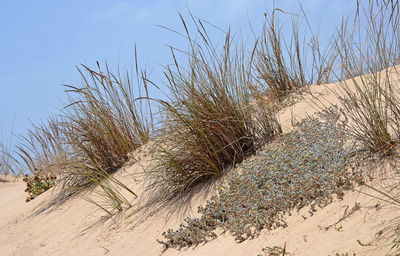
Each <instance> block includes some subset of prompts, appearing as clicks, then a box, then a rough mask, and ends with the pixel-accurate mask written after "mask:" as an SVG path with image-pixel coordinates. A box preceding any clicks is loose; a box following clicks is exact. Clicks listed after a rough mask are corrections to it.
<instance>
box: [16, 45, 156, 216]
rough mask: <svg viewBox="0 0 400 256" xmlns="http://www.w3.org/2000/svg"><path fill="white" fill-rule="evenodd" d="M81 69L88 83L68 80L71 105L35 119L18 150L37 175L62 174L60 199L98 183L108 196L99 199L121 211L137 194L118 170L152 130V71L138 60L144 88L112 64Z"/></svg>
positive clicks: (103, 206) (144, 141)
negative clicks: (45, 119)
mask: <svg viewBox="0 0 400 256" xmlns="http://www.w3.org/2000/svg"><path fill="white" fill-rule="evenodd" d="M135 54H136V52H135ZM78 71H79V73H80V74H81V76H82V81H83V83H82V85H81V86H72V85H65V88H66V92H67V94H68V97H69V103H68V105H67V106H66V107H65V108H64V110H63V111H62V113H60V114H59V115H58V116H56V117H54V118H50V119H49V120H48V122H47V123H42V124H40V125H37V126H35V125H34V126H33V128H32V129H31V130H29V132H28V135H27V136H25V137H22V141H23V143H22V144H21V145H19V146H18V155H19V156H20V157H21V159H22V160H23V161H24V163H25V165H26V167H27V168H28V169H29V170H30V171H31V173H32V174H33V175H36V174H38V175H43V174H44V175H48V174H51V175H54V174H55V175H57V177H58V187H59V188H60V189H59V190H58V194H57V196H56V198H55V200H54V202H55V203H57V202H62V201H64V200H65V199H67V198H69V197H70V196H71V195H73V194H76V193H77V192H79V191H81V190H83V189H85V188H88V187H95V186H97V187H98V189H97V190H95V192H96V193H97V194H98V195H101V201H102V202H96V205H98V206H101V208H102V209H106V210H107V213H110V212H111V211H112V210H113V209H116V210H118V211H120V210H122V209H123V208H124V207H125V208H126V207H130V202H129V200H128V199H127V197H126V192H128V194H131V195H133V196H134V197H136V194H135V193H134V192H133V191H132V190H131V189H130V188H128V187H127V186H126V185H125V184H123V183H122V182H121V181H119V180H118V179H116V178H115V177H113V176H112V174H113V173H114V172H115V171H116V170H117V169H118V168H120V167H121V166H122V165H123V164H124V163H125V162H126V161H127V160H128V159H129V157H130V156H129V154H130V153H132V152H133V151H134V150H136V149H138V148H139V147H140V146H141V145H143V144H144V143H146V142H147V141H148V140H149V137H150V135H151V132H152V115H151V110H150V105H149V104H150V103H149V102H148V100H147V102H146V99H148V98H149V95H148V92H147V86H146V72H145V71H143V72H139V68H138V65H137V63H136V75H137V77H138V79H137V80H136V82H137V83H138V87H139V88H138V87H134V86H133V83H132V77H131V76H130V74H129V73H128V72H127V73H125V74H123V75H121V74H120V73H119V72H118V73H113V72H112V71H111V70H110V69H109V67H108V65H107V64H106V65H105V67H104V68H102V67H101V66H100V64H99V63H97V70H93V69H90V68H89V67H87V66H85V65H82V66H81V68H78ZM139 73H140V74H139ZM140 77H142V78H143V79H141V78H140ZM143 89H144V92H142V90H143ZM136 92H137V93H138V95H137V97H135V93H136ZM142 94H143V95H142ZM141 96H144V97H142V99H139V98H140V97H141ZM146 103H147V104H146ZM122 191H125V193H122ZM89 200H91V199H89ZM92 201H93V200H92Z"/></svg>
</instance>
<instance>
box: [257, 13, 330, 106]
mask: <svg viewBox="0 0 400 256" xmlns="http://www.w3.org/2000/svg"><path fill="white" fill-rule="evenodd" d="M279 15H286V16H289V15H290V16H291V28H290V29H291V30H289V31H290V32H289V33H288V34H286V32H287V31H286V28H287V26H283V25H281V24H280V19H279ZM301 17H303V16H302V15H300V14H299V15H297V14H289V13H286V12H285V11H283V10H281V9H278V8H276V9H274V10H273V11H272V13H271V14H268V13H265V24H264V26H263V32H262V35H261V37H260V39H259V41H258V43H257V45H256V54H255V56H256V58H255V61H254V68H255V71H256V75H257V77H258V79H257V81H259V82H260V84H261V85H262V86H263V87H264V89H265V91H266V92H267V94H268V95H269V96H270V97H273V98H275V99H280V98H282V97H283V96H285V95H287V94H288V93H290V92H293V91H298V90H299V89H300V88H302V87H304V86H306V85H310V84H314V83H316V84H322V83H328V82H330V81H331V80H332V78H334V76H333V71H334V64H335V61H336V57H337V53H336V52H335V51H334V48H333V47H332V44H330V43H327V44H326V48H325V49H322V48H321V45H320V42H319V39H318V35H314V34H313V32H312V31H311V28H310V27H309V30H305V31H307V32H308V33H305V34H304V35H302V34H300V33H301V31H303V30H301V29H300V25H301V22H300V18H301ZM303 18H304V19H305V20H306V21H307V22H308V20H307V17H305V15H304V17H303ZM308 34H311V36H308ZM306 40H308V41H306ZM310 56H311V57H310Z"/></svg>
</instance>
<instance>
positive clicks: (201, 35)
mask: <svg viewBox="0 0 400 256" xmlns="http://www.w3.org/2000/svg"><path fill="white" fill-rule="evenodd" d="M191 18H192V21H193V24H194V27H195V29H196V32H197V33H196V35H195V36H193V35H192V34H191V33H190V32H189V28H188V26H187V23H186V21H185V20H184V18H183V17H182V16H181V20H182V24H183V26H184V28H185V35H184V36H185V38H186V39H187V41H188V47H189V49H188V51H180V50H176V49H174V48H172V47H171V50H172V57H173V60H174V65H171V66H168V67H167V68H166V69H165V77H166V81H167V83H166V84H167V87H168V89H169V93H168V95H169V99H168V100H167V101H164V100H160V101H159V104H160V106H161V112H162V113H163V117H164V126H165V129H166V136H165V137H164V138H162V139H160V140H159V141H158V142H157V143H156V146H155V150H154V156H153V161H154V164H153V165H152V168H151V170H150V171H149V172H148V174H149V180H150V185H149V186H148V188H147V192H148V193H149V194H150V196H151V195H156V199H155V202H156V203H165V202H168V201H169V200H171V199H177V200H178V201H179V200H181V198H182V195H184V194H185V192H186V191H188V189H190V188H192V187H194V186H195V185H197V184H199V183H202V182H204V181H207V180H209V179H211V178H212V177H221V176H222V175H224V173H226V172H227V171H228V170H229V169H231V168H232V167H233V166H235V165H236V164H238V163H240V162H242V161H243V159H244V158H245V157H246V156H248V155H249V154H251V153H253V152H254V151H255V149H256V148H258V147H259V146H260V145H262V144H263V143H266V142H267V141H269V140H270V139H271V138H273V137H274V136H275V135H276V134H279V133H280V132H281V129H280V125H279V123H278V121H277V119H276V117H275V113H274V111H273V110H272V109H268V108H267V106H265V105H263V104H261V103H260V102H259V101H257V99H256V98H255V97H252V91H251V90H250V87H251V86H252V85H253V81H252V78H251V66H252V65H251V61H252V56H251V57H250V59H247V58H246V56H245V55H246V52H245V50H244V48H242V47H240V46H239V45H238V41H237V40H235V39H234V37H233V36H232V35H231V33H230V31H229V30H228V31H227V32H224V33H225V40H224V42H223V45H222V46H221V47H217V46H215V45H214V44H213V42H212V41H211V39H210V37H209V34H208V32H207V29H206V24H205V23H204V22H203V21H202V20H200V19H196V18H195V17H193V16H191ZM179 53H180V54H182V56H183V57H184V58H187V61H186V62H185V64H182V63H181V62H179V61H178V57H177V54H179ZM149 202H150V203H152V202H154V201H152V200H149Z"/></svg>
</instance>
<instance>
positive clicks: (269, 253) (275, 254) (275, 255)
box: [257, 244, 291, 256]
mask: <svg viewBox="0 0 400 256" xmlns="http://www.w3.org/2000/svg"><path fill="white" fill-rule="evenodd" d="M262 251H263V254H257V256H285V255H291V254H290V253H288V252H287V251H286V244H285V245H284V246H283V248H282V247H280V246H276V245H274V246H272V247H269V246H266V247H265V248H263V249H262Z"/></svg>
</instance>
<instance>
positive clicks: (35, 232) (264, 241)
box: [0, 84, 400, 256]
mask: <svg viewBox="0 0 400 256" xmlns="http://www.w3.org/2000/svg"><path fill="white" fill-rule="evenodd" d="M327 88H330V89H327ZM332 88H336V85H335V84H331V85H327V86H311V90H312V91H313V93H314V94H315V95H316V94H317V93H321V94H324V95H325V97H324V99H323V100H322V101H323V103H325V104H326V105H328V103H327V102H328V101H329V102H331V103H337V99H336V97H335V96H334V95H333V94H332V92H331V89H332ZM310 99H311V97H310V96H309V95H305V96H304V98H303V99H301V100H299V101H298V102H297V103H296V104H295V105H294V106H292V107H289V108H287V109H286V110H283V111H282V112H281V115H280V119H281V121H282V122H283V124H284V131H290V130H291V129H292V126H291V123H292V120H293V117H294V119H296V120H301V119H302V118H304V117H305V116H306V115H307V114H308V115H310V114H312V113H314V112H315V111H316V108H315V107H314V106H311V105H310V104H309V102H310ZM141 171H142V169H141V167H140V165H139V164H134V165H131V166H128V167H126V168H125V170H121V171H119V172H118V173H117V174H116V177H117V178H118V179H120V180H121V181H123V182H124V183H125V184H127V185H128V186H129V187H131V188H133V190H134V191H135V192H139V193H140V191H141V190H142V189H141V182H140V181H133V178H132V176H131V175H130V174H134V173H138V172H141ZM24 189H25V184H24V183H23V182H22V180H18V181H12V180H11V181H9V182H0V209H1V214H0V255H75V256H78V255H160V254H161V252H162V249H163V246H162V245H161V244H159V243H158V242H157V241H156V239H162V235H161V234H162V232H163V231H165V230H167V229H168V228H176V227H178V226H179V224H180V223H181V222H182V221H183V219H184V218H185V217H186V216H193V215H196V209H197V205H199V204H201V203H204V202H205V201H204V199H203V200H200V199H198V198H195V199H193V200H194V202H195V203H193V211H192V213H187V214H186V215H185V216H182V215H181V214H174V215H172V216H171V217H170V218H169V219H168V221H166V220H165V216H166V213H165V212H163V211H160V212H158V213H157V214H155V215H154V216H152V217H149V218H148V219H147V220H146V221H144V222H142V223H140V224H138V225H137V226H135V227H134V226H133V222H134V221H135V220H137V219H138V218H139V216H136V215H133V216H129V217H128V218H125V219H124V217H127V216H128V215H129V213H130V212H131V211H130V210H128V211H127V212H126V213H124V214H123V215H122V216H120V217H119V218H117V220H116V222H115V223H114V222H113V221H111V220H107V221H99V222H96V220H98V218H99V217H100V216H102V215H104V212H101V211H98V210H97V208H96V207H95V206H94V205H93V204H91V203H89V202H88V201H86V200H85V199H83V198H82V197H78V198H73V199H71V200H69V201H67V202H66V203H64V204H63V205H61V206H59V207H57V208H55V209H53V210H52V211H50V212H46V213H42V214H39V215H37V216H30V215H31V214H32V213H33V212H34V211H35V210H38V209H39V208H40V207H41V206H42V205H43V204H44V203H45V202H47V201H48V200H49V199H50V198H51V197H52V190H49V191H47V192H46V193H44V194H42V195H40V196H39V197H38V198H36V199H34V200H33V201H31V202H29V203H25V198H26V196H27V194H26V193H25V192H24ZM366 191H368V190H366ZM89 196H90V195H89ZM356 202H357V203H360V205H361V210H359V211H356V212H355V213H354V214H352V215H351V216H350V217H348V218H346V219H344V220H343V221H341V222H340V223H339V224H338V225H336V228H338V230H337V229H335V227H332V228H330V229H329V230H328V231H326V230H325V229H324V227H326V226H329V225H331V224H334V223H336V222H337V221H338V220H339V219H340V218H341V217H342V216H343V214H344V212H345V209H346V207H348V208H349V209H351V208H352V207H353V206H354V205H355V203H356ZM376 206H378V207H376ZM303 216H304V217H305V218H304V217H303ZM398 216H400V209H399V208H395V207H393V206H391V205H388V204H387V203H383V202H380V201H379V200H377V199H373V198H371V197H369V196H366V195H364V194H360V193H359V192H354V191H349V192H346V194H345V197H344V200H334V202H333V203H332V204H330V205H328V206H327V207H325V208H323V209H319V210H318V211H317V212H316V213H314V215H313V216H310V214H309V213H308V209H306V208H305V209H302V210H301V211H300V213H297V212H294V213H293V214H292V216H288V217H287V218H286V220H287V223H288V227H287V228H285V229H277V230H272V231H267V230H263V231H262V232H261V235H260V236H259V237H257V238H256V239H253V240H247V241H245V242H243V243H240V244H238V243H236V242H235V241H234V239H233V237H232V236H230V235H229V234H224V235H221V236H219V238H217V239H216V240H214V241H211V242H209V243H207V244H205V245H199V246H198V247H197V248H189V249H186V250H182V251H177V250H175V249H168V250H167V251H166V252H165V253H164V255H230V256H232V255H253V256H256V255H257V254H258V253H261V249H262V248H263V247H266V246H270V247H273V246H281V247H283V246H284V244H286V248H287V251H288V252H290V253H293V254H294V255H335V253H336V252H339V253H344V252H348V253H349V255H353V253H354V252H355V253H357V256H358V255H385V252H387V250H388V247H387V246H365V247H364V246H360V245H359V244H358V242H357V240H360V241H361V242H362V243H364V244H366V243H369V242H373V243H375V242H376V241H375V240H374V237H375V234H376V233H377V232H379V231H380V230H382V229H383V228H384V227H387V226H388V224H389V223H390V221H391V220H393V219H395V218H396V217H398ZM92 224H99V225H96V226H93V227H91V225H92ZM86 228H89V229H88V230H86V232H85V229H86ZM384 242H385V241H380V242H379V243H378V244H380V245H382V244H383V243H384Z"/></svg>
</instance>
